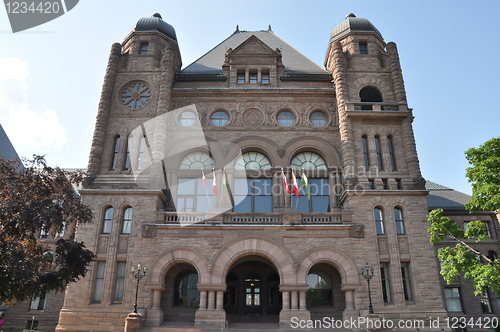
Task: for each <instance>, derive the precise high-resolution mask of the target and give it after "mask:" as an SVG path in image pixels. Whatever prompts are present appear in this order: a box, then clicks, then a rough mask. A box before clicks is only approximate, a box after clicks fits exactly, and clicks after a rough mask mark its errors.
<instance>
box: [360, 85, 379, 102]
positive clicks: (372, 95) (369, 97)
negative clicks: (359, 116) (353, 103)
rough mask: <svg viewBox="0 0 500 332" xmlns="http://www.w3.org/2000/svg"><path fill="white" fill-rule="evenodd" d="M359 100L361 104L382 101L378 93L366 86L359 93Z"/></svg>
mask: <svg viewBox="0 0 500 332" xmlns="http://www.w3.org/2000/svg"><path fill="white" fill-rule="evenodd" d="M359 98H360V99H361V102H363V103H365V102H373V103H381V102H382V101H383V100H382V94H381V93H380V91H378V90H377V89H375V88H374V87H371V86H367V87H365V88H363V89H361V91H360V92H359Z"/></svg>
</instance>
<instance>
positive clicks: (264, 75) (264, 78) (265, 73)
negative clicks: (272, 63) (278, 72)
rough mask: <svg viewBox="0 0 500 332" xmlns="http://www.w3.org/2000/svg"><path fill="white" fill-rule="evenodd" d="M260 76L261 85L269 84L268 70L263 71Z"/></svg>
mask: <svg viewBox="0 0 500 332" xmlns="http://www.w3.org/2000/svg"><path fill="white" fill-rule="evenodd" d="M261 75H262V76H261V83H262V84H269V69H263V70H262V74H261Z"/></svg>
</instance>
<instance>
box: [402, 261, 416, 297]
mask: <svg viewBox="0 0 500 332" xmlns="http://www.w3.org/2000/svg"><path fill="white" fill-rule="evenodd" d="M410 276H411V274H410V264H409V263H401V277H402V278H403V293H404V296H405V300H406V301H413V294H412V291H411V277H410Z"/></svg>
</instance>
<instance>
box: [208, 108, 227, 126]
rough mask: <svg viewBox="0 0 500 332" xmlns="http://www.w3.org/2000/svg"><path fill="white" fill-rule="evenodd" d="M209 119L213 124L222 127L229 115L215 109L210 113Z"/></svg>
mask: <svg viewBox="0 0 500 332" xmlns="http://www.w3.org/2000/svg"><path fill="white" fill-rule="evenodd" d="M210 120H211V121H212V124H213V125H214V126H217V127H222V126H225V125H226V124H227V123H228V122H229V115H228V114H227V113H226V112H224V111H217V112H214V113H213V114H212V116H211V117H210Z"/></svg>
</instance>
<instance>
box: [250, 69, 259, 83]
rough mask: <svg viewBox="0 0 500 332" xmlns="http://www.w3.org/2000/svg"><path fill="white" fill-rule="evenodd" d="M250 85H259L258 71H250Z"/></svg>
mask: <svg viewBox="0 0 500 332" xmlns="http://www.w3.org/2000/svg"><path fill="white" fill-rule="evenodd" d="M249 79H250V84H257V71H256V70H250V77H249Z"/></svg>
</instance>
